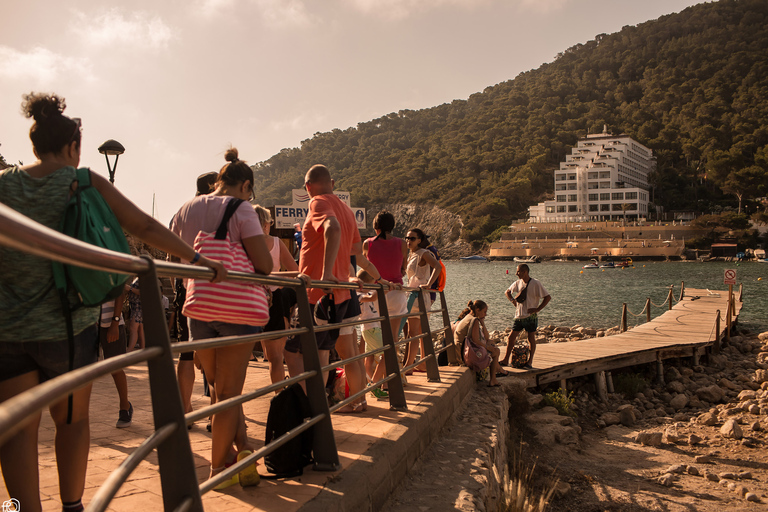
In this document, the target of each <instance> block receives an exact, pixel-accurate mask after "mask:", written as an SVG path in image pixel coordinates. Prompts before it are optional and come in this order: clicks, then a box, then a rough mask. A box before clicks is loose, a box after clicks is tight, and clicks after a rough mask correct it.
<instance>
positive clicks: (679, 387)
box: [667, 380, 685, 393]
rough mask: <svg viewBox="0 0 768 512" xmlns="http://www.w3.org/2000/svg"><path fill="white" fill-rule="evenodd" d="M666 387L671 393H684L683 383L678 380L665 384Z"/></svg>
mask: <svg viewBox="0 0 768 512" xmlns="http://www.w3.org/2000/svg"><path fill="white" fill-rule="evenodd" d="M667 389H668V390H669V391H672V392H673V393H685V384H683V383H682V382H680V381H679V380H673V381H672V382H670V383H668V384H667Z"/></svg>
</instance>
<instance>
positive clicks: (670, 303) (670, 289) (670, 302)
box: [667, 286, 675, 311]
mask: <svg viewBox="0 0 768 512" xmlns="http://www.w3.org/2000/svg"><path fill="white" fill-rule="evenodd" d="M672 288H674V287H673V286H670V287H669V294H668V295H667V302H668V303H669V310H670V311H672V302H674V300H675V299H674V297H673V296H672Z"/></svg>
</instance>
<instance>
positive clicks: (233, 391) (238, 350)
mask: <svg viewBox="0 0 768 512" xmlns="http://www.w3.org/2000/svg"><path fill="white" fill-rule="evenodd" d="M224 159H225V160H226V161H227V163H226V165H224V167H222V168H221V170H220V171H219V176H218V177H217V178H216V184H215V189H214V191H213V192H211V193H210V194H205V195H201V196H197V197H195V198H194V199H192V200H191V201H188V202H187V203H185V204H184V205H183V206H182V207H181V209H179V211H178V213H176V216H175V217H174V218H173V220H172V221H171V230H173V231H174V232H175V233H178V234H179V236H180V237H181V238H182V239H183V240H185V241H187V242H188V243H194V241H195V238H196V237H197V236H198V233H200V232H205V233H213V232H215V231H216V230H217V228H218V227H219V224H220V223H221V222H222V219H223V218H224V214H225V211H226V210H227V206H228V204H229V203H230V201H233V200H237V199H241V200H242V202H241V203H240V204H239V205H238V206H237V209H236V210H235V212H234V214H233V215H232V217H231V218H230V219H229V222H228V223H227V233H228V235H229V239H230V242H231V243H232V244H238V243H239V244H242V246H243V248H244V249H245V253H246V255H247V256H248V259H249V260H250V261H251V263H252V264H253V268H254V271H255V272H256V273H257V274H262V275H267V274H269V273H270V272H271V271H272V257H271V256H270V255H269V250H267V243H266V240H265V239H266V237H265V236H264V231H263V229H262V227H261V222H260V221H259V216H258V215H257V214H256V212H255V211H254V210H253V207H252V206H251V204H250V203H249V202H248V201H249V200H250V199H251V198H252V197H253V171H252V170H251V168H250V167H248V164H246V163H245V162H243V161H242V160H240V159H239V158H238V152H237V149H235V148H230V149H228V150H227V152H226V153H225V154H224ZM187 289H188V290H189V288H187ZM190 293H191V292H190ZM189 302H190V295H187V302H186V303H185V307H186V306H187V304H189ZM254 307H255V304H254ZM185 311H188V310H187V309H185ZM187 318H188V320H189V338H190V340H201V339H210V338H220V337H225V336H242V335H247V334H256V333H258V332H261V327H258V326H252V325H245V324H234V323H228V322H216V321H213V322H209V321H204V320H199V319H195V318H191V317H190V314H187ZM253 346H254V342H251V343H240V344H238V345H229V346H226V347H217V348H210V349H204V350H198V351H197V355H198V358H199V360H200V363H201V364H202V366H203V371H204V372H205V377H206V378H207V379H208V383H209V385H212V386H213V389H214V391H215V393H216V400H217V401H223V400H226V399H228V398H232V397H235V396H238V395H240V394H241V393H242V391H243V384H244V383H245V372H246V370H247V369H248V361H249V360H250V359H251V352H252V351H253ZM211 434H212V442H211V473H210V476H211V477H213V476H215V475H217V474H219V473H220V472H222V471H223V470H224V468H225V465H226V464H227V463H230V462H232V461H233V459H234V457H235V455H234V454H233V453H232V445H233V444H234V445H235V446H236V447H237V450H238V451H239V453H238V454H237V458H238V460H240V459H243V458H244V457H247V456H248V455H250V453H251V450H252V449H253V445H252V444H251V443H250V442H249V440H248V436H247V435H246V431H245V417H244V416H243V411H242V407H232V408H229V409H227V410H225V411H222V412H219V413H216V414H214V416H213V420H212V422H211ZM237 483H240V485H241V486H243V487H245V486H250V485H256V484H258V483H259V474H258V472H257V471H256V467H255V464H253V465H251V466H248V467H247V468H246V469H244V470H243V471H240V473H239V474H238V475H235V476H234V477H232V478H231V479H229V480H226V481H224V482H223V483H221V484H219V485H218V486H217V487H216V489H225V488H227V487H229V486H231V485H234V484H237Z"/></svg>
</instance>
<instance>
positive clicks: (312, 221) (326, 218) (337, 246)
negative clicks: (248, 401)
mask: <svg viewBox="0 0 768 512" xmlns="http://www.w3.org/2000/svg"><path fill="white" fill-rule="evenodd" d="M333 185H334V181H333V180H332V179H331V173H330V172H329V171H328V168H327V167H325V166H324V165H314V166H312V168H310V169H309V171H307V175H306V176H305V179H304V187H305V188H306V189H307V193H308V194H309V197H310V201H309V213H308V214H307V218H306V220H305V221H304V230H303V232H302V245H301V253H300V255H299V272H301V273H302V274H306V275H308V276H309V277H310V278H312V280H313V281H317V280H320V281H330V282H335V283H341V282H354V283H358V284H359V281H358V280H357V278H356V277H350V272H349V269H350V256H351V255H355V256H356V258H357V263H358V265H360V266H361V267H362V268H364V269H365V270H367V271H368V273H370V274H371V275H372V276H373V277H374V279H376V280H380V279H381V274H379V271H378V270H376V267H375V266H374V265H373V264H372V263H371V262H370V261H368V259H367V258H365V256H363V244H362V241H361V239H360V232H359V231H358V230H357V222H356V221H355V215H354V214H353V213H352V210H351V209H350V208H349V206H347V205H346V204H344V202H343V201H342V200H341V199H339V198H338V197H336V195H335V194H334V193H333ZM331 293H332V297H333V306H331V301H330V299H329V298H326V297H330V295H328V294H331ZM309 303H310V304H311V305H312V310H313V316H314V317H315V318H321V319H324V320H327V321H328V323H338V322H341V321H342V320H344V319H345V318H346V310H347V306H348V305H349V303H350V293H349V290H340V289H324V288H311V289H310V290H309ZM315 309H317V310H318V311H317V313H315ZM315 336H316V339H317V348H318V352H319V356H320V363H321V365H323V366H325V365H327V364H328V359H329V355H330V351H331V350H332V349H333V348H337V351H338V352H339V355H340V356H341V357H343V358H346V357H351V355H354V348H352V347H347V346H346V341H345V346H344V347H342V346H339V347H336V340H337V339H338V338H339V331H325V332H318V333H316V335H315ZM300 350H301V346H300V343H299V338H298V337H295V338H294V339H290V340H288V341H287V342H286V344H285V360H286V363H287V364H288V371H289V373H290V374H291V376H293V375H297V374H299V373H301V372H302V371H304V361H303V358H302V357H301V355H300V354H299V352H300ZM349 352H353V353H352V354H351V355H347V354H348V353H349ZM347 366H349V365H347ZM356 370H357V368H355V369H352V374H353V375H352V376H350V377H353V380H354V375H355V374H356V373H357V372H356ZM353 387H356V386H353Z"/></svg>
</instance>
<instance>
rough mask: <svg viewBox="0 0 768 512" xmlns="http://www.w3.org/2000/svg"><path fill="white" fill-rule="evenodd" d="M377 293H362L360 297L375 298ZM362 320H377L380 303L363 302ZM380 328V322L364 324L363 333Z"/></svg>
mask: <svg viewBox="0 0 768 512" xmlns="http://www.w3.org/2000/svg"><path fill="white" fill-rule="evenodd" d="M375 295H376V292H375V291H373V290H371V291H369V292H368V293H361V294H360V295H358V297H360V298H363V297H371V296H375ZM360 311H361V313H360V320H369V319H371V318H376V317H377V316H379V302H378V301H376V300H375V301H373V302H363V301H360ZM379 326H380V322H366V323H364V324H363V328H362V330H363V331H367V330H369V329H375V328H377V327H379Z"/></svg>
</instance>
